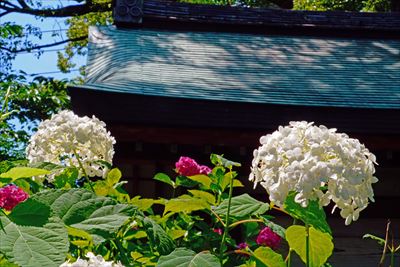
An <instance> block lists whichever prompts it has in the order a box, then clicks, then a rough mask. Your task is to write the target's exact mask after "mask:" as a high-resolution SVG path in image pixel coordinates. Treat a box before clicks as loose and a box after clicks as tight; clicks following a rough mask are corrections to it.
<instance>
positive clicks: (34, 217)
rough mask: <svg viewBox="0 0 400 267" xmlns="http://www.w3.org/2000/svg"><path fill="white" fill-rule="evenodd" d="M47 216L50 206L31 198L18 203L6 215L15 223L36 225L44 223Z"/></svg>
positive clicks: (39, 225) (47, 218) (48, 215)
mask: <svg viewBox="0 0 400 267" xmlns="http://www.w3.org/2000/svg"><path fill="white" fill-rule="evenodd" d="M49 217H50V207H49V206H47V205H45V204H43V203H40V202H39V201H37V200H34V199H32V198H28V199H27V200H25V201H24V202H22V203H19V204H18V205H17V206H15V207H14V208H13V210H12V212H11V213H10V214H9V215H8V218H9V219H10V220H11V221H12V222H13V223H15V224H18V225H25V226H38V227H41V226H43V225H45V224H46V223H47V222H48V220H49Z"/></svg>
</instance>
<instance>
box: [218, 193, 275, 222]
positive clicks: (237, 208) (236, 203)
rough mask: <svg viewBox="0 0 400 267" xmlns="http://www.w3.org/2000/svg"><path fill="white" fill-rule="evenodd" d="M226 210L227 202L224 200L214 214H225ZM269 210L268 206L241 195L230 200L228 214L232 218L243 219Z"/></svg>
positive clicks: (246, 195)
mask: <svg viewBox="0 0 400 267" xmlns="http://www.w3.org/2000/svg"><path fill="white" fill-rule="evenodd" d="M227 209H228V200H227V199H225V200H224V201H223V202H222V203H221V204H220V205H219V206H218V207H216V208H215V212H216V213H217V214H219V215H223V214H226V212H227ZM268 209H269V205H268V204H266V203H264V202H261V201H258V200H256V199H254V198H252V197H251V196H249V195H248V194H243V195H240V196H236V197H233V198H232V201H231V210H230V214H231V215H232V216H234V217H238V218H243V217H248V216H252V215H260V214H263V213H265V212H266V211H267V210H268Z"/></svg>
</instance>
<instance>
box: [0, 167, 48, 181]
mask: <svg viewBox="0 0 400 267" xmlns="http://www.w3.org/2000/svg"><path fill="white" fill-rule="evenodd" d="M49 173H50V171H48V170H44V169H38V168H30V167H15V168H12V169H11V170H9V171H7V172H5V173H2V174H0V177H1V178H10V179H11V181H14V180H17V179H20V178H29V177H33V176H38V175H45V174H49Z"/></svg>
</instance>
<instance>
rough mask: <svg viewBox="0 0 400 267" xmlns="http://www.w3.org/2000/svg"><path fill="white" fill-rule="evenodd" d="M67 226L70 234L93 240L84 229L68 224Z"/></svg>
mask: <svg viewBox="0 0 400 267" xmlns="http://www.w3.org/2000/svg"><path fill="white" fill-rule="evenodd" d="M66 228H67V231H68V235H69V236H73V237H79V238H81V239H86V240H90V241H91V240H92V236H91V235H90V234H89V233H88V232H86V231H84V230H81V229H78V228H74V227H70V226H66Z"/></svg>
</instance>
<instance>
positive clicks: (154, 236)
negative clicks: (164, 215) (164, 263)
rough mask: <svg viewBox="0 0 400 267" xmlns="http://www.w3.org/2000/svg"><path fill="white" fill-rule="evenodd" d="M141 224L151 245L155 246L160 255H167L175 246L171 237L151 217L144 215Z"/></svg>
mask: <svg viewBox="0 0 400 267" xmlns="http://www.w3.org/2000/svg"><path fill="white" fill-rule="evenodd" d="M143 226H144V228H145V231H146V233H147V236H148V237H149V241H150V242H151V245H152V247H155V248H156V249H157V251H158V252H160V254H161V255H167V254H168V253H171V251H172V250H173V249H174V248H175V243H174V241H173V240H172V239H171V237H170V236H169V235H168V234H167V233H166V232H165V231H164V229H162V228H161V226H160V225H158V224H157V223H156V222H155V221H153V220H152V219H150V218H148V217H145V218H144V220H143Z"/></svg>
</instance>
